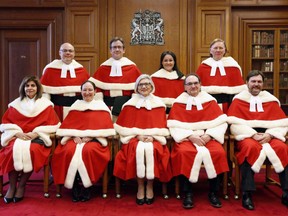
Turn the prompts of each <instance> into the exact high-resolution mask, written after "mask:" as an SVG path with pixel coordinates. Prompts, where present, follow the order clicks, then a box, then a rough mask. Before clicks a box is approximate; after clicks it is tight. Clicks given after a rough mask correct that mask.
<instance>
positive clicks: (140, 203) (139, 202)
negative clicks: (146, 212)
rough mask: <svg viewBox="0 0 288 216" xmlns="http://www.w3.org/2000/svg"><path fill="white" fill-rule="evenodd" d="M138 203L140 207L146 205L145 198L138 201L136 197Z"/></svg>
mask: <svg viewBox="0 0 288 216" xmlns="http://www.w3.org/2000/svg"><path fill="white" fill-rule="evenodd" d="M136 203H137V204H138V205H143V204H144V203H145V199H144V198H142V199H138V198H137V197H136Z"/></svg>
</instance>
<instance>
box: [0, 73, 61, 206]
mask: <svg viewBox="0 0 288 216" xmlns="http://www.w3.org/2000/svg"><path fill="white" fill-rule="evenodd" d="M42 92H43V89H42V86H41V83H40V81H39V80H38V78H37V77H35V76H26V77H24V79H23V80H22V82H21V84H20V87H19V95H20V97H19V98H17V99H15V100H14V101H12V102H11V103H10V104H9V105H8V109H7V111H6V112H5V113H4V115H3V117H2V124H1V125H0V130H1V132H3V133H2V135H1V145H2V149H1V150H0V176H2V175H4V174H6V173H8V178H9V188H8V190H7V193H6V195H5V197H4V202H5V203H7V204H8V203H11V202H14V203H16V202H19V201H21V200H23V198H24V192H25V185H26V182H27V181H28V179H29V178H30V176H31V174H32V172H33V171H35V172H39V171H40V169H41V168H42V167H43V166H44V165H47V164H48V157H49V155H50V153H51V148H50V147H51V145H52V141H51V139H50V134H51V133H55V132H56V130H57V128H58V127H59V126H60V122H59V118H58V116H57V114H56V113H55V111H54V109H53V103H52V102H51V101H50V100H48V99H46V98H45V97H42ZM18 179H19V182H18ZM17 182H18V184H17Z"/></svg>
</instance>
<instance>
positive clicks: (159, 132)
mask: <svg viewBox="0 0 288 216" xmlns="http://www.w3.org/2000/svg"><path fill="white" fill-rule="evenodd" d="M114 128H115V130H116V131H117V132H118V133H119V134H121V135H122V136H132V135H133V136H135V135H150V136H154V135H155V136H169V130H168V129H167V128H149V129H142V128H135V127H134V128H127V127H122V126H120V125H118V124H117V123H114Z"/></svg>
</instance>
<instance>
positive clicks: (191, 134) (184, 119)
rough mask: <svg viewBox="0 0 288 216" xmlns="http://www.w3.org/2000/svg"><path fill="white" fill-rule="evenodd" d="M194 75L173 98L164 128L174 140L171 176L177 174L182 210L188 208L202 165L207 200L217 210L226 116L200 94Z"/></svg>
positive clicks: (224, 160)
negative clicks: (204, 171) (206, 185)
mask: <svg viewBox="0 0 288 216" xmlns="http://www.w3.org/2000/svg"><path fill="white" fill-rule="evenodd" d="M200 88H201V81H200V78H199V77H198V75H196V74H190V75H188V76H187V77H186V79H185V92H183V93H182V94H181V95H180V96H179V97H177V98H176V100H175V101H174V104H173V106H172V108H171V111H170V114H169V117H168V127H169V130H170V133H171V136H172V137H173V139H174V140H175V144H174V147H173V149H172V152H171V163H172V170H173V176H179V175H181V176H182V178H183V181H184V188H183V189H184V192H185V199H184V200H183V207H184V208H192V207H193V205H194V204H193V201H192V185H191V182H192V183H196V182H197V181H198V177H199V171H200V168H201V164H202V163H203V164H204V167H205V170H206V173H207V176H208V179H209V183H210V192H209V196H208V197H209V201H210V203H211V205H212V206H213V207H217V208H219V207H221V206H222V204H221V202H220V200H219V198H218V197H217V191H218V190H219V188H218V187H219V186H218V185H219V182H218V181H219V179H218V175H219V174H221V173H223V172H227V171H228V164H227V158H226V153H225V151H224V148H223V147H222V144H223V143H224V134H225V132H226V129H227V123H226V119H227V116H226V115H225V114H223V112H222V110H221V109H220V107H219V106H218V104H217V102H216V100H215V98H213V97H212V96H211V95H209V94H208V93H206V92H204V91H202V92H200Z"/></svg>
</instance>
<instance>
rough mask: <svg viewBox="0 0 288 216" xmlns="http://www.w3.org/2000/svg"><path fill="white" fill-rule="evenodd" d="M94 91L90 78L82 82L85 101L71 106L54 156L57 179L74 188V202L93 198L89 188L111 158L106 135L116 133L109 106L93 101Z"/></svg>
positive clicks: (57, 181)
mask: <svg viewBox="0 0 288 216" xmlns="http://www.w3.org/2000/svg"><path fill="white" fill-rule="evenodd" d="M95 91H96V86H95V84H94V83H93V82H91V81H89V80H88V81H85V82H84V83H83V84H82V85H81V95H82V98H83V100H77V101H76V102H75V103H74V104H73V105H72V106H71V107H70V109H69V112H68V115H67V116H66V118H65V119H64V121H63V122H62V124H61V127H60V128H59V129H58V130H57V133H56V134H57V135H59V136H61V137H63V138H62V140H61V144H60V145H58V146H57V147H56V149H55V152H54V154H53V158H52V172H53V176H54V182H55V184H64V186H65V187H66V188H68V189H71V188H72V201H73V202H78V201H82V202H85V201H88V200H89V199H90V197H91V193H90V187H91V186H92V185H93V184H94V183H96V182H97V181H98V179H99V178H100V177H101V176H102V174H103V172H104V170H105V169H106V167H107V164H108V162H109V160H110V150H109V148H108V147H107V140H106V137H108V136H112V135H115V130H114V128H113V123H112V116H111V112H110V109H109V108H108V107H107V106H106V105H105V103H104V102H103V101H102V100H94V96H95ZM80 181H82V185H83V187H84V188H83V189H81V185H80Z"/></svg>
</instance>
